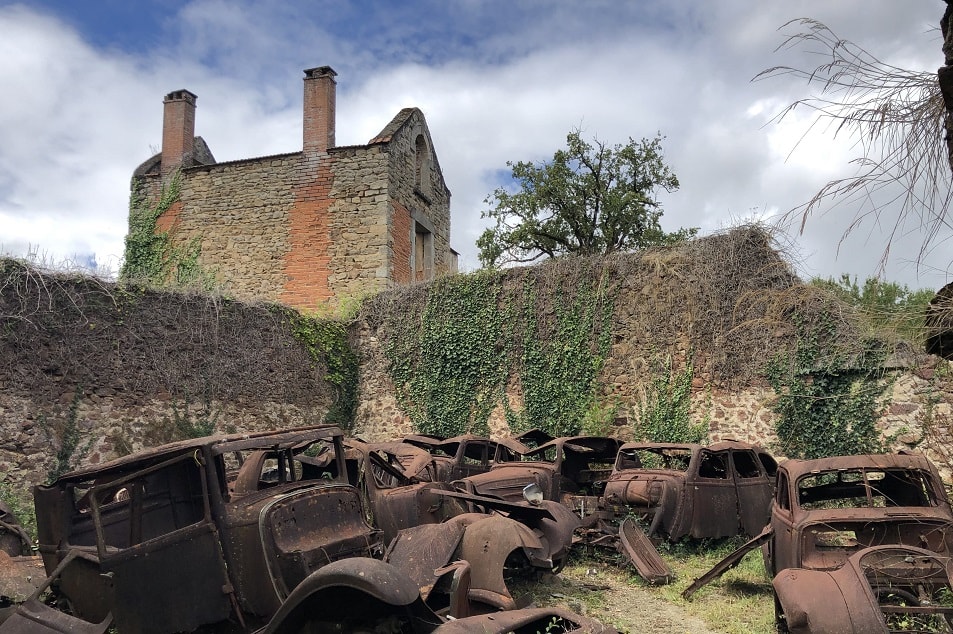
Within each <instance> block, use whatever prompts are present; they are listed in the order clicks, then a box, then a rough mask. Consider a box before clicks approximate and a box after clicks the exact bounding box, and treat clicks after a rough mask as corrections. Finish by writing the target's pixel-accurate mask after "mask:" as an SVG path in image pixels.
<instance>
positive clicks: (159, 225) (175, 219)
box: [156, 200, 182, 233]
mask: <svg viewBox="0 0 953 634" xmlns="http://www.w3.org/2000/svg"><path fill="white" fill-rule="evenodd" d="M181 214H182V201H181V200H177V201H175V202H174V203H172V204H171V205H169V208H168V209H166V210H165V213H163V214H162V215H161V216H159V217H158V218H156V233H169V232H171V231H173V230H174V229H175V228H176V227H177V226H178V225H179V216H180V215H181Z"/></svg>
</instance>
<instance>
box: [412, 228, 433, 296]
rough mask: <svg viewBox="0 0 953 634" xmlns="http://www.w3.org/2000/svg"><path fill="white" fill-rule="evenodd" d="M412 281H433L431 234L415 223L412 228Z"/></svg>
mask: <svg viewBox="0 0 953 634" xmlns="http://www.w3.org/2000/svg"><path fill="white" fill-rule="evenodd" d="M413 268H414V281H415V282H423V281H426V280H431V279H433V234H432V233H430V232H429V231H427V229H426V227H424V226H423V225H421V224H420V223H416V227H415V228H414V267H413Z"/></svg>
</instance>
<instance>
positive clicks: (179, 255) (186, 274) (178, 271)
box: [119, 170, 215, 291]
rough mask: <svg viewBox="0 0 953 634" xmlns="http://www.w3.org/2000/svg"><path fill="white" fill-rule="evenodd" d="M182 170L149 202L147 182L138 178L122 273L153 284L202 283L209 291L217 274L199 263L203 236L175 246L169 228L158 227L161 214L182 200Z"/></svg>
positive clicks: (191, 284) (126, 279) (133, 193)
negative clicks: (164, 229) (163, 229)
mask: <svg viewBox="0 0 953 634" xmlns="http://www.w3.org/2000/svg"><path fill="white" fill-rule="evenodd" d="M181 192H182V173H181V172H180V171H178V170H177V171H176V172H174V173H173V174H172V176H171V178H169V179H168V180H167V181H166V182H165V183H163V186H162V192H161V193H160V195H159V200H158V201H156V202H155V204H153V205H150V204H149V200H148V197H147V196H146V192H145V182H144V181H143V180H142V179H136V180H135V181H134V184H133V191H132V195H131V196H130V203H129V234H128V235H127V236H126V247H125V253H124V257H123V263H122V268H121V269H120V271H119V277H120V279H121V280H124V281H133V282H139V283H145V284H150V285H153V286H173V287H196V286H197V287H199V288H201V289H203V290H205V291H210V290H212V289H213V288H214V286H215V276H214V274H212V273H211V272H209V271H205V270H204V269H203V268H202V266H201V265H200V264H199V256H200V255H201V252H202V242H201V239H200V238H198V237H196V238H193V239H192V240H190V241H189V242H188V243H186V244H184V245H181V246H173V244H172V240H171V236H170V234H169V232H168V231H157V230H156V229H157V228H156V223H157V221H158V220H159V218H160V217H161V216H162V214H164V213H165V212H167V211H168V210H169V208H170V207H172V205H173V204H174V203H175V202H176V201H177V200H179V196H180V194H181Z"/></svg>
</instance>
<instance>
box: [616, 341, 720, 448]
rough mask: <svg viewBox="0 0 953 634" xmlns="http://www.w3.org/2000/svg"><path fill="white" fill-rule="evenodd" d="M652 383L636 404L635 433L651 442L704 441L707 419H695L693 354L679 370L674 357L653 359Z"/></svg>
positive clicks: (639, 437) (638, 437) (706, 433)
mask: <svg viewBox="0 0 953 634" xmlns="http://www.w3.org/2000/svg"><path fill="white" fill-rule="evenodd" d="M652 364H653V366H654V367H653V371H652V377H653V378H652V380H651V382H650V385H649V387H648V389H647V391H646V393H645V394H644V395H643V397H642V399H641V401H640V402H639V403H638V404H637V405H636V418H635V421H634V422H633V423H632V432H633V436H634V437H635V438H636V439H639V440H645V441H648V442H673V443H704V442H705V441H706V440H707V439H708V420H702V421H698V422H695V421H693V420H692V381H693V380H694V378H695V367H694V364H693V363H692V359H691V356H690V355H689V357H688V359H687V360H686V362H685V365H684V367H683V368H682V369H681V370H679V371H676V370H675V369H674V368H673V367H672V357H671V356H668V357H665V359H664V360H662V359H659V358H655V359H653V361H652Z"/></svg>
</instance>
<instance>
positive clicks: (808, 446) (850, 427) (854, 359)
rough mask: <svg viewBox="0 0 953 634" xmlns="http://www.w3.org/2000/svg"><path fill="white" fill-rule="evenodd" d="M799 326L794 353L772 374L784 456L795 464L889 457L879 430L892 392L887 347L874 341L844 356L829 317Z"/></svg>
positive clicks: (774, 365) (780, 358)
mask: <svg viewBox="0 0 953 634" xmlns="http://www.w3.org/2000/svg"><path fill="white" fill-rule="evenodd" d="M794 325H795V328H796V334H797V338H796V345H795V348H794V350H793V351H784V352H779V353H778V354H776V355H775V356H774V357H773V358H772V359H771V361H770V362H769V363H768V365H767V368H766V376H767V378H768V381H769V382H770V384H771V387H772V388H773V389H774V391H775V393H776V394H777V398H776V401H775V403H774V405H773V406H772V409H773V410H774V412H775V414H777V416H778V419H777V422H776V425H775V431H776V432H777V435H778V451H779V452H780V453H781V454H782V455H784V456H787V457H790V458H821V457H825V456H841V455H854V454H865V453H879V452H882V451H884V450H885V442H884V439H883V438H882V437H881V434H880V432H879V430H878V429H877V424H876V423H877V420H878V419H879V418H880V416H881V414H882V413H883V403H882V398H883V395H884V392H885V391H886V389H887V387H889V381H888V380H886V378H885V376H884V372H883V361H884V358H885V356H886V352H885V350H884V348H883V346H882V345H881V344H880V343H879V342H876V341H870V340H868V341H863V342H861V344H860V349H859V350H855V351H853V353H847V352H842V351H838V350H837V349H836V347H835V346H832V345H831V344H830V340H831V338H832V335H833V334H834V329H835V326H834V320H833V317H832V316H831V315H829V314H825V315H823V316H822V317H821V318H820V319H819V320H817V321H815V323H812V324H809V323H807V321H806V320H805V319H803V318H801V317H800V316H799V315H795V316H794ZM822 351H823V354H822Z"/></svg>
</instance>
